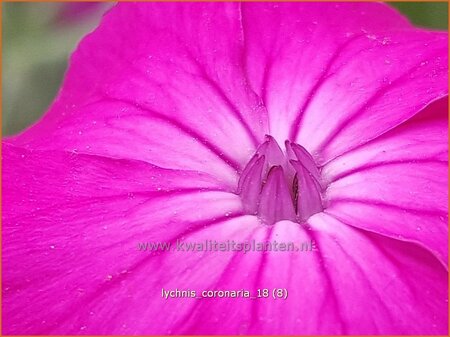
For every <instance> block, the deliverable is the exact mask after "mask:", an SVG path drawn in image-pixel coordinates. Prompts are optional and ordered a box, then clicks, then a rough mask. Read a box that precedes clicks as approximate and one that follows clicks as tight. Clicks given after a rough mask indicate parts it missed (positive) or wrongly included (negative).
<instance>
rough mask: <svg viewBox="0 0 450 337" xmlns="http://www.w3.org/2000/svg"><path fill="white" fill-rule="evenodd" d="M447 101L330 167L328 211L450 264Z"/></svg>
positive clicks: (326, 176) (327, 172)
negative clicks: (449, 239)
mask: <svg viewBox="0 0 450 337" xmlns="http://www.w3.org/2000/svg"><path fill="white" fill-rule="evenodd" d="M447 103H448V101H447V99H445V100H441V101H438V102H436V103H434V104H432V105H430V106H429V107H428V108H426V109H424V110H423V111H421V112H420V113H419V114H417V115H416V117H415V118H413V119H411V120H409V121H408V122H407V123H404V124H402V125H401V126H399V127H397V128H395V129H393V130H391V131H390V132H388V133H386V134H385V135H384V136H383V137H380V138H378V139H376V140H375V141H372V142H369V143H367V144H366V145H365V146H362V147H360V148H358V149H357V150H355V151H351V152H349V153H347V154H345V155H343V156H341V157H339V158H337V159H336V160H334V161H332V162H330V163H329V164H328V165H326V166H325V167H324V169H323V171H322V173H323V177H324V179H326V180H327V183H331V184H330V187H329V190H328V192H327V195H328V198H329V205H328V208H327V210H326V212H327V213H330V214H333V215H334V216H335V217H337V218H339V219H341V220H342V221H344V222H345V223H347V224H350V225H352V226H356V227H359V228H364V229H368V230H371V231H374V232H376V233H380V234H384V235H388V236H390V237H393V238H397V239H400V240H406V241H414V242H417V243H419V244H421V245H423V246H424V247H426V248H427V249H429V250H430V251H432V252H434V253H435V254H436V255H437V256H438V257H439V258H440V259H441V261H442V262H443V264H444V265H447V259H448V249H447V247H448V242H447V233H448V227H447V226H448V224H447V219H448V207H447V205H448V190H447V184H448V178H447V174H448V164H447V160H448V159H447V158H448V143H447V134H448V120H447V113H448V112H447Z"/></svg>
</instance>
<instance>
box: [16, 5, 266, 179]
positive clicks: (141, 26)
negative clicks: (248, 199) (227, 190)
mask: <svg viewBox="0 0 450 337" xmlns="http://www.w3.org/2000/svg"><path fill="white" fill-rule="evenodd" d="M224 13H226V15H224ZM161 18H164V19H163V20H162V19H161ZM194 41H195V43H193V42H194ZM243 43H244V41H243V36H242V31H241V25H240V9H239V4H237V3H224V4H219V3H202V4H186V3H185V4H177V3H172V4H166V5H164V6H161V5H160V4H158V3H145V4H144V3H141V4H126V5H125V4H123V5H122V4H119V5H118V6H116V7H115V8H114V9H113V10H111V11H110V12H109V13H107V14H106V15H105V17H104V19H103V21H102V23H101V25H100V26H99V27H98V28H97V29H96V30H95V31H94V32H93V33H92V34H90V35H88V36H87V37H86V38H85V39H84V40H83V41H82V42H81V43H80V45H79V47H78V49H77V51H76V52H75V53H74V54H73V55H72V58H71V63H70V68H69V70H68V73H67V75H66V79H65V82H64V85H63V88H62V90H61V92H60V94H59V96H58V99H57V100H56V102H55V103H54V104H53V106H52V107H51V109H50V111H49V112H48V113H47V114H46V116H45V117H44V119H43V120H42V121H41V123H38V124H37V125H35V126H34V127H33V128H31V129H30V130H28V131H27V132H26V133H25V134H22V135H20V136H18V137H16V138H14V142H15V144H17V145H21V146H22V145H23V146H25V145H28V146H32V147H33V148H39V149H64V150H73V149H77V151H79V152H83V153H92V154H98V155H105V156H110V157H114V158H130V159H140V160H145V161H149V162H151V163H153V164H155V165H158V166H161V167H165V168H171V169H190V170H202V171H209V172H214V174H216V175H221V176H222V177H223V178H224V179H227V180H228V181H232V182H235V181H237V179H236V176H235V174H236V171H239V170H241V169H242V168H243V165H244V164H245V163H246V162H247V160H248V156H249V155H250V154H251V153H253V152H254V150H255V149H256V146H258V145H259V144H260V142H261V140H262V139H263V137H264V134H265V133H267V125H266V120H267V118H266V112H265V108H264V107H263V106H262V104H261V101H260V99H259V98H258V97H257V96H256V94H255V93H254V92H253V91H252V90H251V88H250V87H249V85H248V84H247V81H246V79H245V76H244V67H243V62H242V57H241V56H242V55H241V53H242V50H243ZM211 46H214V49H212V48H211ZM49 138H51V139H52V141H51V142H49V141H48V139H49ZM188 153H189V155H187V154H188Z"/></svg>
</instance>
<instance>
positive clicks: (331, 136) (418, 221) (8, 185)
mask: <svg viewBox="0 0 450 337" xmlns="http://www.w3.org/2000/svg"><path fill="white" fill-rule="evenodd" d="M447 58H448V55H447V34H446V33H441V32H430V31H425V30H420V29H416V28H414V27H412V26H411V25H410V24H409V23H408V22H407V20H406V19H405V18H403V17H402V16H400V15H399V14H397V13H396V12H395V11H394V10H392V9H391V8H389V7H388V6H387V5H384V4H378V3H277V4H273V3H195V4H189V3H164V4H162V3H137V4H128V3H127V4H125V3H123V4H119V5H117V6H115V7H114V8H113V9H112V10H111V11H110V12H109V13H108V14H107V15H106V16H105V17H104V19H103V21H102V23H101V24H100V26H99V27H98V28H97V30H96V31H95V32H93V33H92V34H90V35H88V36H87V37H86V38H85V39H84V40H83V41H82V42H81V44H80V45H79V47H78V49H77V51H76V52H75V53H74V54H73V56H72V59H71V62H70V67H69V70H68V73H67V77H66V79H65V82H64V85H63V88H62V90H61V92H60V93H59V96H58V98H57V99H56V101H55V102H54V104H53V106H52V107H51V109H50V110H49V111H48V112H47V114H46V115H45V116H44V118H43V119H42V120H41V121H40V122H38V123H37V124H36V125H34V126H33V127H31V128H30V129H28V130H27V131H25V132H24V133H22V134H20V135H18V136H15V137H12V138H7V139H4V141H3V197H4V202H3V333H5V334H91V335H92V334H115V335H120V334H127V335H134V334H139V335H143V334H251V335H259V334H265V335H271V334H340V333H347V334H378V333H380V334H442V335H444V334H447V317H448V315H447V314H448V311H447V306H448V296H447V245H448V242H447V218H448V210H447V203H448V195H447V152H448V145H447V120H448V119H447V98H446V97H447V92H448V88H447V78H448V75H447V63H448V62H447ZM176 240H187V241H191V242H194V241H195V242H201V241H204V240H217V241H221V242H224V241H226V240H234V241H236V242H245V241H251V240H255V241H256V242H264V241H266V240H277V241H278V242H292V241H295V242H305V241H308V240H314V241H315V243H316V247H317V250H315V251H313V252H309V253H308V252H273V251H272V252H264V253H263V252H259V251H251V252H247V253H246V254H243V253H242V252H235V251H223V252H200V251H198V252H197V251H196V252H182V251H170V252H164V251H163V252H161V251H160V252H153V253H144V252H140V251H138V250H137V247H136V245H137V243H138V242H144V241H145V242H150V241H154V242H176ZM162 288H164V289H167V290H171V289H176V288H177V289H183V290H195V291H197V294H200V292H201V291H202V290H207V289H209V290H233V289H236V290H238V289H245V290H249V291H251V292H252V294H256V291H257V290H256V289H266V288H267V289H271V290H272V289H279V288H281V289H287V291H288V297H287V299H276V300H274V299H273V298H272V297H270V298H260V299H256V300H252V299H248V298H203V299H196V298H169V299H164V298H163V297H162V295H161V292H162Z"/></svg>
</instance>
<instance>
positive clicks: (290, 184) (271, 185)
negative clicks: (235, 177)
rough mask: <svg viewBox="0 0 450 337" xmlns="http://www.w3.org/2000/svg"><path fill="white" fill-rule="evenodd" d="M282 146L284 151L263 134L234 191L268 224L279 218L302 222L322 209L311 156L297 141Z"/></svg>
mask: <svg viewBox="0 0 450 337" xmlns="http://www.w3.org/2000/svg"><path fill="white" fill-rule="evenodd" d="M285 145H286V154H284V153H283V151H282V150H281V148H280V147H279V146H278V144H277V142H276V140H275V139H274V138H273V137H271V136H266V139H265V141H264V143H262V144H261V145H260V146H259V147H258V149H257V151H256V153H255V154H254V155H253V157H252V158H251V159H250V161H249V162H248V163H247V165H246V166H245V168H244V170H243V172H242V174H241V176H240V178H239V185H238V190H237V193H238V194H239V195H240V197H241V199H242V202H243V204H244V209H245V211H246V212H247V213H248V214H253V215H257V216H258V217H259V218H260V219H261V220H262V221H263V222H264V223H266V224H269V225H271V224H274V223H275V222H277V221H280V220H291V221H296V222H299V223H301V222H304V221H305V220H306V219H308V218H309V217H310V216H311V215H313V214H315V213H318V212H321V211H322V210H323V206H322V196H321V194H322V186H321V183H320V173H319V170H318V168H317V166H316V164H315V162H314V159H313V158H312V156H311V155H310V154H309V153H308V152H307V151H306V150H305V148H303V147H302V146H300V145H298V144H295V143H290V142H289V141H286V142H285Z"/></svg>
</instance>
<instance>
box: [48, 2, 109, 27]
mask: <svg viewBox="0 0 450 337" xmlns="http://www.w3.org/2000/svg"><path fill="white" fill-rule="evenodd" d="M57 5H58V6H59V10H58V13H57V18H56V19H57V21H58V22H61V23H73V22H79V21H82V20H83V19H85V18H86V17H88V16H90V15H92V14H100V13H102V12H104V11H105V10H106V8H108V7H109V3H106V4H105V3H102V2H98V1H92V2H91V1H83V2H63V3H57Z"/></svg>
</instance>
